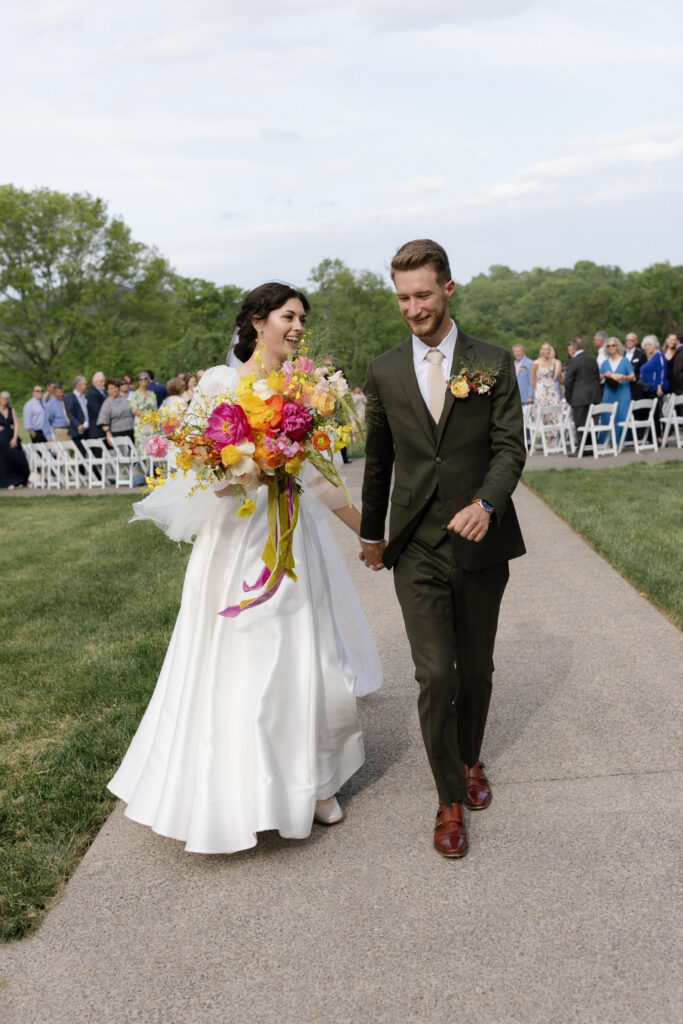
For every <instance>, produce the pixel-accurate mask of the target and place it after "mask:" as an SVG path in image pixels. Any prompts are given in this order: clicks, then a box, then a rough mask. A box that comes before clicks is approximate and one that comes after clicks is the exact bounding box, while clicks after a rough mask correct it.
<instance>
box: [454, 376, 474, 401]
mask: <svg viewBox="0 0 683 1024" xmlns="http://www.w3.org/2000/svg"><path fill="white" fill-rule="evenodd" d="M469 393H470V389H469V386H468V384H467V381H466V380H454V381H453V383H452V384H451V394H452V395H453V396H454V397H455V398H467V396H468V395H469Z"/></svg>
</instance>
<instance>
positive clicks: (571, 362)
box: [564, 336, 602, 457]
mask: <svg viewBox="0 0 683 1024" xmlns="http://www.w3.org/2000/svg"><path fill="white" fill-rule="evenodd" d="M567 351H568V353H569V359H568V360H567V369H566V370H565V374H564V394H565V398H566V399H567V401H568V402H569V404H570V405H571V407H572V415H573V417H574V425H575V427H576V430H577V432H579V431H580V428H581V427H583V426H585V423H586V419H587V417H588V409H589V407H590V406H591V405H592V404H593V403H596V404H597V403H599V402H600V401H601V399H602V390H601V388H600V373H599V371H598V361H597V359H596V358H595V356H592V355H589V353H588V352H584V350H583V341H582V339H581V338H579V337H578V336H577V337H575V338H572V340H571V341H570V342H569V345H568V346H567ZM579 436H580V435H579ZM568 454H569V456H570V457H571V456H575V455H576V454H577V453H576V452H569V453H568Z"/></svg>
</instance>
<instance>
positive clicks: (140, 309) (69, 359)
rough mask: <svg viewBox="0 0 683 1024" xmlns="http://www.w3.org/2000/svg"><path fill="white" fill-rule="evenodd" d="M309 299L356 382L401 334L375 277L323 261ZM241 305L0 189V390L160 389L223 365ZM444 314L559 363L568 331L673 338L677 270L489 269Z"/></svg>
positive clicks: (583, 264) (315, 323)
mask: <svg viewBox="0 0 683 1024" xmlns="http://www.w3.org/2000/svg"><path fill="white" fill-rule="evenodd" d="M260 283H261V282H254V284H260ZM305 290H306V291H307V293H308V295H309V297H310V300H311V317H310V323H311V324H312V328H313V330H314V332H315V333H316V334H317V335H319V336H322V343H323V344H324V345H325V346H326V347H328V348H329V350H330V351H331V352H333V353H334V356H335V360H336V362H337V364H338V365H339V366H342V367H343V368H344V369H345V371H346V373H347V375H348V377H349V379H350V380H352V382H353V383H356V382H358V383H362V382H363V379H364V376H365V367H366V365H367V362H368V360H369V359H371V358H372V357H373V356H375V355H378V354H379V353H380V352H383V351H385V350H386V349H387V348H390V347H391V346H392V345H395V344H396V343H397V342H398V341H400V340H401V338H402V337H404V336H405V333H406V332H405V327H404V325H403V321H402V320H401V317H400V316H399V313H398V309H397V305H396V299H395V296H394V292H393V288H392V287H391V283H390V282H389V281H388V280H387V279H385V278H384V277H382V276H381V275H379V274H376V273H373V272H371V271H368V270H362V271H356V270H353V269H351V268H349V267H347V266H346V265H345V264H344V263H342V262H341V261H340V260H338V259H326V260H323V261H322V262H321V263H320V264H318V266H317V267H314V268H313V269H312V271H311V273H310V276H309V281H308V285H307V286H305ZM243 295H244V290H243V289H241V288H238V287H237V286H235V285H229V284H227V285H219V284H216V283H214V282H212V281H206V280H203V279H201V278H188V277H183V276H181V275H179V274H177V273H175V272H174V270H173V269H172V267H171V266H170V264H169V263H168V261H167V260H166V259H165V258H164V257H163V256H162V255H161V254H160V253H159V252H157V250H156V249H154V248H153V247H149V246H146V245H143V244H142V243H140V242H137V241H135V240H134V239H133V237H132V235H131V231H130V229H129V228H128V227H127V226H126V224H125V223H124V222H123V221H122V220H121V219H120V218H118V217H110V216H109V214H108V212H107V206H106V203H105V202H104V201H103V200H102V199H97V198H93V197H92V196H90V195H87V194H72V195H67V194H65V193H61V192H55V191H51V190H49V189H35V190H32V191H26V190H22V189H19V188H16V187H15V186H13V185H5V186H2V187H0V388H3V389H4V388H7V389H8V390H13V389H16V390H17V391H24V390H26V389H27V388H28V387H29V386H30V385H31V383H33V381H34V380H39V381H44V380H47V379H50V378H52V379H55V380H63V381H65V382H66V383H67V384H68V382H69V381H70V380H71V378H72V377H73V376H74V375H75V374H77V373H85V374H86V375H88V376H89V375H90V374H91V373H92V372H94V371H95V370H97V369H102V368H104V369H105V370H106V372H107V373H111V374H113V375H120V374H123V373H125V372H133V373H134V372H136V371H137V370H138V369H140V368H142V367H150V368H153V369H154V370H155V372H156V374H157V377H158V379H162V380H163V379H166V378H168V377H171V376H173V375H174V374H175V373H177V372H178V371H183V370H189V371H194V370H197V369H199V368H203V367H206V366H211V365H214V364H216V363H220V362H223V360H224V358H225V352H226V349H227V346H228V343H229V340H230V338H231V336H232V332H233V329H234V323H235V316H236V314H237V310H238V309H239V306H240V304H241V301H242V297H243ZM452 313H453V316H454V318H455V319H456V321H457V322H458V323H459V324H460V325H461V326H462V327H463V329H464V330H466V331H467V332H468V333H469V334H473V335H475V336H477V337H480V338H483V339H485V340H486V341H491V342H494V343H496V344H499V345H502V346H504V347H505V348H510V347H511V346H512V345H513V344H515V343H517V342H522V343H523V344H524V345H525V346H526V348H527V352H528V354H530V355H532V356H534V355H536V354H537V352H538V349H539V347H540V345H541V344H542V343H543V342H545V341H549V342H550V343H551V344H553V345H554V346H555V348H556V349H557V351H558V354H559V355H560V357H562V358H564V356H565V355H566V345H567V342H568V341H569V339H570V338H571V337H572V336H574V335H575V334H582V335H584V336H585V337H587V338H590V337H592V335H593V333H594V332H595V331H597V330H605V331H608V332H609V333H610V334H615V335H616V336H617V337H622V338H623V336H624V334H626V332H627V331H630V330H635V331H637V332H638V333H639V334H640V335H641V336H642V335H643V334H648V333H652V334H657V335H658V336H660V337H661V336H662V335H666V334H668V333H670V332H672V331H681V330H683V266H672V265H671V264H669V263H667V262H662V263H657V264H654V265H653V266H651V267H648V268H647V269H645V270H643V271H630V272H624V271H622V270H620V269H619V267H616V266H599V265H597V264H595V263H591V262H590V261H588V260H582V261H580V262H578V263H576V264H575V265H574V267H572V268H563V269H558V270H548V269H543V268H540V267H536V268H534V269H533V270H528V271H521V272H518V271H514V270H511V269H510V268H509V267H505V266H493V267H491V268H490V269H489V272H488V273H487V274H478V275H477V276H476V277H474V278H473V279H472V280H471V281H469V282H468V283H467V284H457V285H456V289H455V293H454V295H453V299H452ZM320 341H321V337H319V338H318V342H319V343H320Z"/></svg>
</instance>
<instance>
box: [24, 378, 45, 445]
mask: <svg viewBox="0 0 683 1024" xmlns="http://www.w3.org/2000/svg"><path fill="white" fill-rule="evenodd" d="M22 419H23V421H24V429H25V430H28V432H29V435H30V437H31V441H33V442H34V444H42V443H43V442H44V441H47V437H46V436H45V406H44V405H43V389H42V388H41V386H40V384H36V385H35V387H34V388H33V391H32V392H31V397H30V398H29V400H28V402H26V403H25V405H24V409H23V413H22Z"/></svg>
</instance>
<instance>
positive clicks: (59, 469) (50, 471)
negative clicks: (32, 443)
mask: <svg viewBox="0 0 683 1024" xmlns="http://www.w3.org/2000/svg"><path fill="white" fill-rule="evenodd" d="M36 447H38V448H40V449H41V451H40V455H39V458H40V459H41V460H42V471H43V479H44V481H45V484H44V486H45V487H47V489H48V490H51V489H52V488H53V487H54V488H55V489H56V490H59V489H60V488H61V487H65V486H66V476H65V473H64V467H63V458H62V453H61V451H60V450H59V449H58V448H57V444H56V443H55V442H51V443H49V444H40V445H37V446H36Z"/></svg>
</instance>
